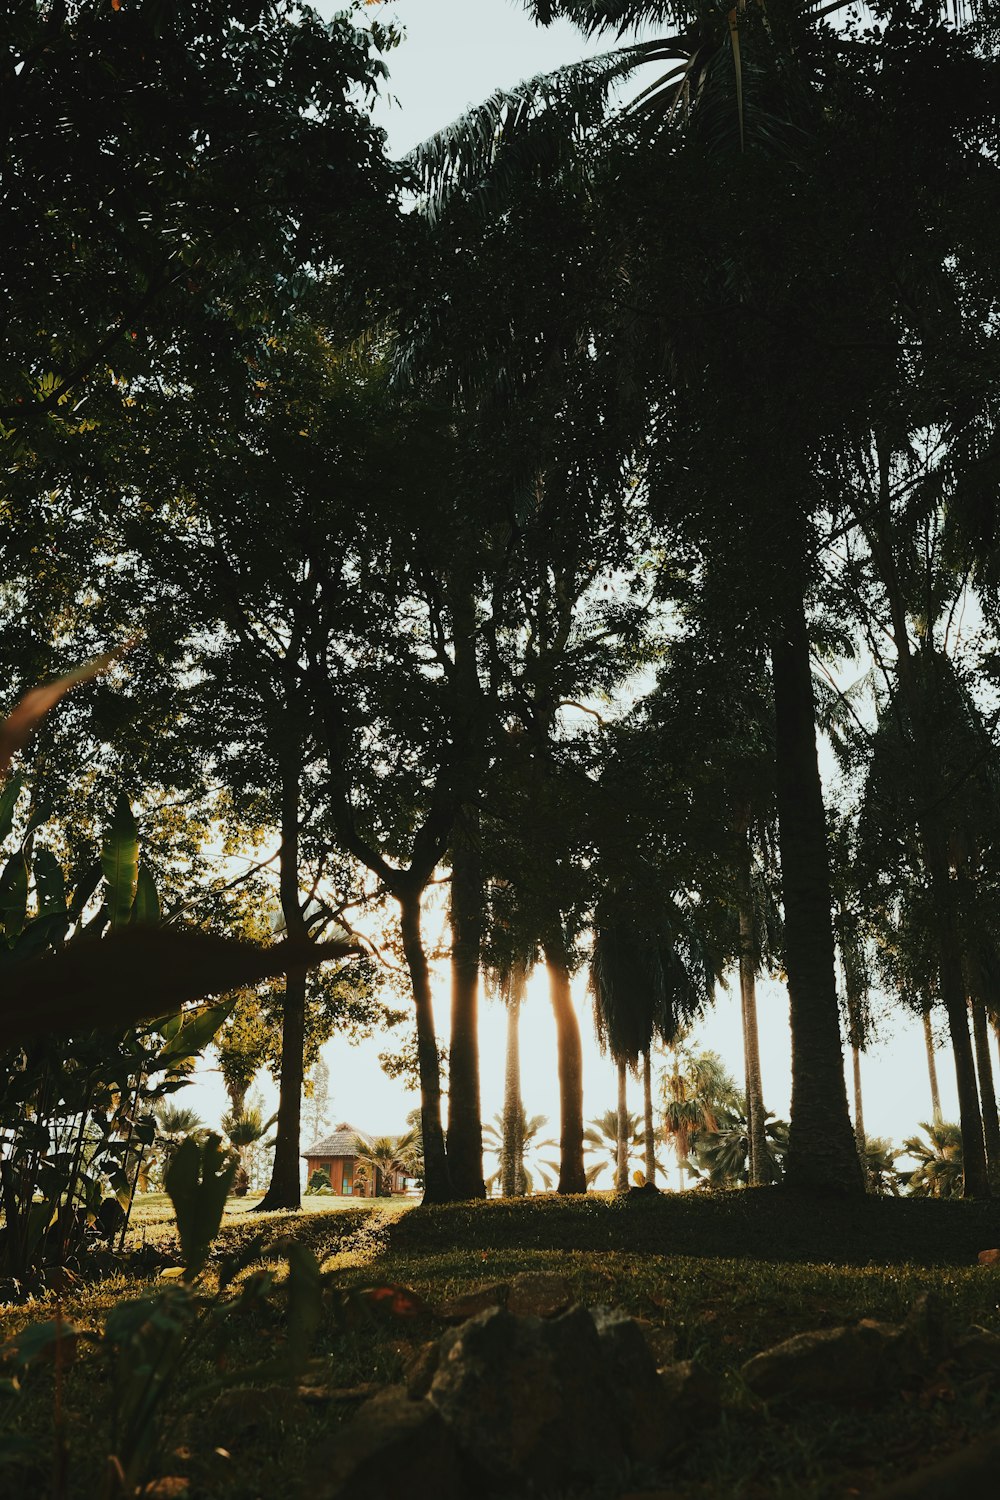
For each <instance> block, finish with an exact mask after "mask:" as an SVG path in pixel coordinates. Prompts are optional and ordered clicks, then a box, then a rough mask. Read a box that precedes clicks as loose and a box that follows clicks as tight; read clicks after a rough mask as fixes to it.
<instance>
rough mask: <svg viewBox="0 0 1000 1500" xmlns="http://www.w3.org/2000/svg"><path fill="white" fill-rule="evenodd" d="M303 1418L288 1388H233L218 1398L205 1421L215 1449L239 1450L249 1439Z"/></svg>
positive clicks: (294, 1396) (282, 1386) (277, 1386)
mask: <svg viewBox="0 0 1000 1500" xmlns="http://www.w3.org/2000/svg"><path fill="white" fill-rule="evenodd" d="M301 1415H302V1411H301V1408H300V1406H299V1403H298V1400H297V1398H296V1394H295V1392H294V1391H292V1390H290V1389H289V1388H288V1386H284V1385H274V1386H265V1387H263V1388H258V1387H255V1386H234V1387H233V1389H232V1390H228V1391H223V1392H222V1394H221V1395H220V1396H216V1398H215V1400H214V1401H213V1402H212V1405H211V1406H210V1407H209V1408H208V1412H207V1414H206V1416H205V1418H204V1430H205V1432H206V1433H208V1434H209V1435H210V1436H211V1438H212V1443H213V1446H218V1447H222V1448H239V1447H241V1445H242V1444H244V1443H245V1442H247V1440H248V1439H250V1438H254V1437H256V1436H257V1435H258V1434H260V1433H263V1432H271V1431H274V1429H275V1428H278V1427H285V1426H288V1425H290V1424H291V1423H293V1422H295V1421H297V1420H298V1419H299V1418H300V1417H301Z"/></svg>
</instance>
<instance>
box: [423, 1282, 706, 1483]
mask: <svg viewBox="0 0 1000 1500" xmlns="http://www.w3.org/2000/svg"><path fill="white" fill-rule="evenodd" d="M428 1399H429V1400H430V1402H431V1403H432V1404H433V1405H434V1406H435V1407H436V1408H437V1410H438V1411H439V1412H440V1413H441V1415H442V1417H443V1419H444V1421H445V1423H446V1424H447V1426H448V1428H449V1431H450V1432H451V1433H452V1435H453V1436H454V1439H455V1442H456V1444H457V1446H458V1448H459V1449H460V1451H461V1452H462V1454H463V1456H464V1457H465V1459H466V1461H467V1463H469V1464H470V1466H471V1467H472V1470H473V1471H474V1472H475V1473H476V1474H477V1475H478V1478H479V1480H480V1482H487V1481H488V1480H490V1479H494V1480H496V1479H499V1480H501V1481H502V1482H506V1483H515V1484H520V1485H526V1484H536V1485H539V1486H542V1487H544V1486H547V1485H551V1486H555V1485H558V1486H559V1487H560V1488H565V1486H566V1485H567V1484H571V1483H572V1482H573V1481H574V1480H580V1479H588V1480H590V1479H593V1477H594V1476H595V1475H601V1474H609V1473H613V1472H614V1471H615V1470H617V1469H618V1468H619V1467H620V1466H621V1465H622V1464H623V1463H624V1461H625V1460H626V1459H628V1458H635V1459H642V1460H645V1461H647V1462H649V1461H655V1459H656V1458H657V1457H659V1456H661V1455H662V1454H663V1453H664V1452H665V1451H666V1450H667V1448H668V1447H669V1446H670V1445H671V1443H672V1442H674V1441H675V1440H676V1437H677V1433H676V1429H675V1425H674V1422H673V1420H672V1418H671V1417H670V1414H669V1410H668V1408H667V1406H666V1403H665V1402H664V1399H663V1395H662V1392H661V1390H660V1385H659V1381H658V1379H657V1375H656V1365H655V1361H654V1360H653V1357H652V1355H651V1354H650V1352H649V1350H648V1348H647V1347H646V1343H645V1340H644V1339H643V1336H642V1333H641V1330H640V1329H639V1328H638V1327H637V1325H636V1324H635V1323H634V1322H633V1320H632V1319H630V1318H627V1317H625V1316H624V1315H623V1314H621V1313H618V1312H609V1311H608V1310H606V1309H600V1310H598V1312H597V1313H596V1314H595V1315H592V1314H591V1313H589V1312H587V1310H586V1309H585V1308H583V1307H572V1308H570V1309H569V1311H568V1312H565V1313H562V1314H561V1315H560V1316H558V1317H554V1318H547V1319H543V1318H532V1317H517V1316H516V1315H515V1314H514V1313H512V1312H510V1311H509V1309H507V1308H499V1307H496V1308H492V1309H489V1310H487V1311H486V1312H483V1313H480V1314H479V1315H478V1316H477V1317H475V1318H471V1319H469V1320H468V1321H467V1322H466V1323H463V1324H462V1326H461V1327H460V1328H456V1329H454V1330H452V1331H450V1332H448V1333H446V1334H445V1335H444V1337H443V1338H442V1339H441V1359H440V1363H439V1366H438V1370H437V1373H436V1374H435V1376H434V1380H433V1382H432V1384H431V1388H430V1392H429V1394H428Z"/></svg>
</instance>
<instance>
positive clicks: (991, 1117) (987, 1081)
mask: <svg viewBox="0 0 1000 1500" xmlns="http://www.w3.org/2000/svg"><path fill="white" fill-rule="evenodd" d="M970 1004H971V1006H972V1035H973V1037H974V1038H975V1043H976V1069H977V1072H978V1074H979V1097H980V1099H981V1100H982V1104H983V1134H984V1136H985V1138H986V1157H987V1161H988V1162H989V1165H990V1167H992V1168H993V1169H994V1170H995V1169H996V1168H998V1167H1000V1119H998V1117H997V1096H996V1089H995V1087H994V1083H993V1064H992V1061H991V1059H990V1033H989V1028H988V1026H987V1023H986V1006H985V1005H984V1004H983V1002H982V1000H979V999H976V998H973V999H972V1000H971V1001H970Z"/></svg>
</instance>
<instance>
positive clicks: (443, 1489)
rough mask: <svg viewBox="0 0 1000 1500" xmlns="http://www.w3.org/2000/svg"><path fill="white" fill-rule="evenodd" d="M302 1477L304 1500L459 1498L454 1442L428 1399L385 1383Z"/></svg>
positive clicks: (461, 1499)
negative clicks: (417, 1398)
mask: <svg viewBox="0 0 1000 1500" xmlns="http://www.w3.org/2000/svg"><path fill="white" fill-rule="evenodd" d="M310 1468H311V1472H310V1474H309V1475H308V1476H307V1480H306V1485H305V1486H304V1488H303V1494H305V1495H308V1496H309V1497H310V1500H413V1496H414V1495H433V1496H434V1497H435V1500H463V1497H464V1495H465V1490H464V1488H463V1485H462V1478H461V1470H460V1466H459V1462H458V1457H457V1454H456V1452H455V1448H454V1444H453V1443H452V1441H451V1438H450V1437H449V1434H448V1431H447V1429H446V1427H445V1425H444V1423H443V1422H442V1420H441V1417H440V1416H439V1414H438V1413H437V1412H436V1411H435V1410H434V1408H433V1407H432V1406H431V1405H430V1403H429V1402H428V1401H411V1400H410V1398H409V1396H408V1395H407V1394H406V1391H405V1390H404V1389H403V1388H402V1387H401V1386H390V1387H389V1389H388V1390H385V1391H382V1392H381V1393H380V1394H379V1395H378V1396H375V1397H374V1398H373V1399H372V1400H371V1401H368V1402H366V1403H365V1405H364V1406H363V1407H362V1408H361V1410H360V1411H359V1412H358V1413H357V1415H356V1416H355V1418H354V1420H353V1421H352V1422H351V1423H350V1424H349V1425H348V1426H347V1427H344V1428H342V1429H341V1430H340V1432H339V1433H338V1435H337V1440H336V1444H335V1445H330V1446H327V1447H326V1448H325V1449H324V1451H322V1452H321V1453H320V1454H319V1455H318V1457H317V1461H316V1463H315V1464H314V1465H311V1466H310Z"/></svg>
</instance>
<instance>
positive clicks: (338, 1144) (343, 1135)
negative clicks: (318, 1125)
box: [301, 1122, 371, 1157]
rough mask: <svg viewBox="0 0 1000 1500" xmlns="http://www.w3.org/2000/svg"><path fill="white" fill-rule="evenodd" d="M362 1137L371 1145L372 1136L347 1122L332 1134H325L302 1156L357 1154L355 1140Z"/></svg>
mask: <svg viewBox="0 0 1000 1500" xmlns="http://www.w3.org/2000/svg"><path fill="white" fill-rule="evenodd" d="M358 1139H361V1140H362V1141H364V1142H365V1144H366V1145H369V1146H370V1145H371V1137H370V1136H369V1135H367V1134H366V1132H365V1131H363V1130H358V1128H357V1126H355V1125H348V1124H347V1123H346V1122H345V1123H343V1124H340V1125H338V1126H337V1127H336V1128H335V1129H334V1131H333V1133H332V1134H331V1135H325V1136H324V1137H323V1139H322V1140H320V1141H316V1142H315V1143H314V1144H313V1145H312V1146H310V1147H309V1148H308V1149H307V1150H306V1151H303V1152H302V1153H301V1155H302V1156H305V1157H310V1156H357V1154H358V1153H357V1149H356V1147H355V1141H357V1140H358Z"/></svg>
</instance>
